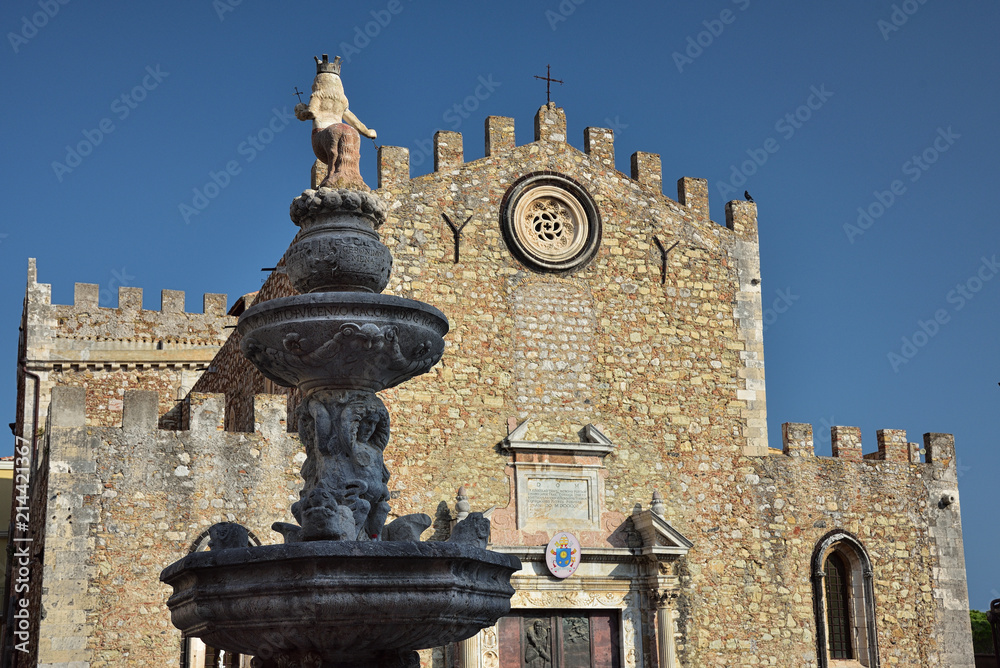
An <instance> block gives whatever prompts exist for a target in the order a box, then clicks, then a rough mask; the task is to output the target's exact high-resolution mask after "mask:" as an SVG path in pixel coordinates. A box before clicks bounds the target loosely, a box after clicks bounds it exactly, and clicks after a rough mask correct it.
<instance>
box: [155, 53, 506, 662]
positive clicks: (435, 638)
mask: <svg viewBox="0 0 1000 668" xmlns="http://www.w3.org/2000/svg"><path fill="white" fill-rule="evenodd" d="M339 61H340V59H339V57H338V58H337V59H335V60H334V62H332V63H331V62H329V61H328V59H327V56H326V55H324V56H323V60H322V61H320V60H319V59H316V66H317V75H316V80H315V82H314V83H313V94H312V97H311V98H310V101H309V105H308V106H307V105H304V104H300V105H298V106H297V107H296V115H297V116H298V117H299V118H300V119H302V120H312V121H313V149H314V151H315V153H316V156H317V157H318V158H319V159H320V160H322V161H324V162H325V163H326V164H327V167H328V170H329V173H328V176H327V177H326V179H325V180H324V181H323V182H322V183H321V184H320V186H319V187H318V188H317V189H316V190H306V191H305V192H303V193H302V195H301V196H300V197H297V198H296V199H295V200H293V202H292V207H291V217H292V220H293V221H294V222H295V224H296V225H298V226H299V227H300V228H301V229H300V232H299V234H298V236H297V237H296V239H295V241H294V242H293V243H292V245H291V247H290V248H289V249H288V251H287V252H286V254H285V267H286V271H287V272H288V277H289V279H290V280H291V282H292V285H293V286H294V287H295V289H296V290H297V291H298V292H299V293H301V294H299V295H296V296H292V297H284V298H280V299H274V300H271V301H267V302H263V303H261V304H258V305H256V306H254V307H252V308H250V309H248V310H247V311H246V312H245V313H244V314H243V315H242V316H241V317H240V321H239V325H238V327H239V332H240V334H241V335H242V337H243V339H242V351H243V353H244V355H246V357H247V358H248V359H249V360H250V361H251V362H253V363H254V365H256V366H257V368H258V369H260V371H261V373H263V374H264V375H265V376H267V377H268V378H270V379H271V380H273V381H275V382H276V383H279V384H281V385H284V386H294V387H297V388H298V389H299V391H300V392H301V393H302V402H301V404H300V406H299V409H298V410H299V414H298V418H299V436H300V438H301V440H302V443H303V445H304V446H305V450H306V461H305V463H304V464H303V466H302V478H303V480H304V485H303V489H302V492H301V494H300V497H299V500H298V501H297V502H296V503H295V504H293V505H292V508H291V512H292V515H293V516H294V518H295V520H296V522H297V524H292V523H286V522H275V524H274V529H275V530H276V531H278V532H280V533H281V534H282V535H283V537H284V544H283V545H268V546H261V547H248V546H247V544H248V542H247V539H246V530H245V529H243V528H242V527H239V526H238V525H233V524H229V523H226V524H221V525H216V526H215V527H213V528H212V529H211V533H212V541H211V542H210V551H208V552H199V553H194V554H191V555H188V556H187V557H185V558H184V559H181V560H180V561H178V562H176V563H174V564H172V565H170V566H169V567H167V568H166V569H165V570H164V571H163V573H162V574H161V575H160V579H161V580H163V581H164V582H166V583H167V584H170V585H171V586H173V588H174V594H173V595H172V596H171V597H170V599H169V601H168V606H169V607H170V610H171V618H172V621H173V623H174V625H175V626H177V627H178V628H179V629H181V630H182V631H183V632H184V633H185V635H187V636H197V637H199V638H201V639H202V640H203V641H204V642H205V643H206V644H208V645H210V646H212V647H216V648H219V649H224V650H227V651H231V652H239V653H241V654H250V655H254V656H255V658H254V664H253V665H254V666H255V667H258V668H278V667H280V668H295V667H299V666H301V667H302V668H305V667H307V666H308V667H310V668H361V667H362V666H364V667H365V668H373V667H383V668H390V667H391V668H403V667H405V668H410V667H415V666H418V665H419V661H418V659H417V655H416V652H415V650H417V649H423V648H428V647H436V646H440V645H444V644H447V643H451V642H456V641H458V640H462V639H465V638H468V637H471V636H472V635H474V634H475V633H476V632H478V631H479V629H481V628H484V627H486V626H490V625H492V624H495V623H496V620H497V619H498V618H499V617H501V616H503V615H504V614H506V613H507V612H508V611H509V609H510V597H511V596H512V595H513V593H514V590H513V588H512V587H511V586H510V576H511V574H513V572H514V571H516V570H518V569H519V568H520V562H519V560H518V559H517V558H516V557H512V556H509V555H502V554H498V553H495V552H489V551H487V550H486V549H485V547H486V543H487V540H488V535H489V520H487V519H485V518H483V516H482V515H481V514H480V513H471V514H469V516H468V517H467V518H465V519H464V520H462V521H461V522H459V523H458V524H457V525H456V526H455V528H454V530H453V531H452V536H451V539H449V541H447V542H426V543H421V542H419V536H420V533H421V532H422V531H423V530H424V529H426V528H427V527H428V526H429V525H430V522H431V520H430V517H428V516H427V515H424V514H420V515H409V516H405V517H401V518H399V519H397V520H395V521H393V522H392V523H390V524H389V525H385V521H386V518H387V516H388V513H389V503H388V501H389V488H388V482H389V470H388V469H387V468H386V466H385V463H384V461H383V451H384V450H385V448H386V446H387V444H388V442H389V414H388V412H387V411H386V408H385V406H384V405H383V404H382V401H381V400H380V399H379V398H378V396H377V395H376V394H375V393H376V392H378V391H379V390H382V389H385V388H388V387H393V386H394V385H398V384H400V383H402V382H404V381H406V380H408V379H410V378H412V377H414V376H416V375H419V374H422V373H425V372H426V371H428V370H430V368H431V367H432V366H433V365H434V364H436V363H437V362H438V360H440V358H441V354H442V352H443V351H444V340H443V338H442V337H443V336H444V335H445V334H446V333H447V331H448V321H447V319H446V318H445V316H444V314H442V313H441V312H440V311H438V310H437V309H436V308H434V307H432V306H429V305H427V304H424V303H422V302H418V301H413V300H410V299H403V298H400V297H393V296H389V295H383V294H381V292H382V290H383V289H384V288H385V286H386V284H387V283H388V280H389V272H390V270H391V267H392V256H391V254H390V252H389V249H388V248H386V247H385V246H384V245H383V244H382V243H381V241H379V238H378V234H377V233H376V230H377V229H378V227H379V226H380V225H381V224H382V223H383V222H385V216H386V213H385V206H384V204H383V203H382V202H381V201H380V200H379V199H378V198H377V197H376V196H375V195H373V194H372V193H371V192H370V191H369V189H368V187H367V186H366V185H365V184H364V181H363V180H362V179H361V176H360V172H359V170H358V154H359V151H358V147H359V145H360V137H359V132H360V133H362V134H365V135H366V136H370V137H372V138H374V136H375V132H374V131H372V130H369V129H368V128H367V127H365V125H364V124H363V123H361V122H360V121H359V120H358V119H357V117H356V116H354V115H353V114H352V113H351V112H350V111H349V110H348V104H347V98H346V97H345V96H344V93H343V86H342V84H341V82H340V77H339V74H340V62H339Z"/></svg>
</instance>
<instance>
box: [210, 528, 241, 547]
mask: <svg viewBox="0 0 1000 668" xmlns="http://www.w3.org/2000/svg"><path fill="white" fill-rule="evenodd" d="M208 535H209V537H210V538H209V541H208V549H210V550H228V549H229V548H232V547H247V546H248V545H249V544H250V532H249V531H248V530H247V528H246V527H245V526H242V525H240V524H237V523H236V522H219V523H217V524H213V525H212V526H210V527H208Z"/></svg>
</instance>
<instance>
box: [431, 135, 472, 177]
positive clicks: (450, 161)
mask: <svg viewBox="0 0 1000 668" xmlns="http://www.w3.org/2000/svg"><path fill="white" fill-rule="evenodd" d="M463 162H465V151H464V150H463V148H462V133H461V132H448V131H447V130H438V131H437V132H435V133H434V171H435V172H443V171H447V170H450V169H455V168H456V167H461V166H462V163H463Z"/></svg>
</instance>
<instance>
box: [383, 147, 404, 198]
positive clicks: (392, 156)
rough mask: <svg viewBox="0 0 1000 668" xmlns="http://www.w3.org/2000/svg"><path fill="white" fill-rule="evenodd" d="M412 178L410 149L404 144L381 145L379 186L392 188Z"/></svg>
mask: <svg viewBox="0 0 1000 668" xmlns="http://www.w3.org/2000/svg"><path fill="white" fill-rule="evenodd" d="M409 180H410V149H408V148H403V147H402V146H379V148H378V187H379V189H383V188H385V189H391V188H395V187H398V186H400V185H402V184H403V183H406V182H407V181H409Z"/></svg>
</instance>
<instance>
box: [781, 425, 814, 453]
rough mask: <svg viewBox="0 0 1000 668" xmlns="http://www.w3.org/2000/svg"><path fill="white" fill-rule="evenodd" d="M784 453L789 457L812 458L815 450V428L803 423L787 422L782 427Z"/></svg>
mask: <svg viewBox="0 0 1000 668" xmlns="http://www.w3.org/2000/svg"><path fill="white" fill-rule="evenodd" d="M781 442H782V448H781V449H782V451H783V452H784V453H785V454H786V455H788V456H789V457H811V456H813V455H814V454H815V450H814V448H813V428H812V425H811V424H807V423H803V422H785V423H784V424H782V425H781Z"/></svg>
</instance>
